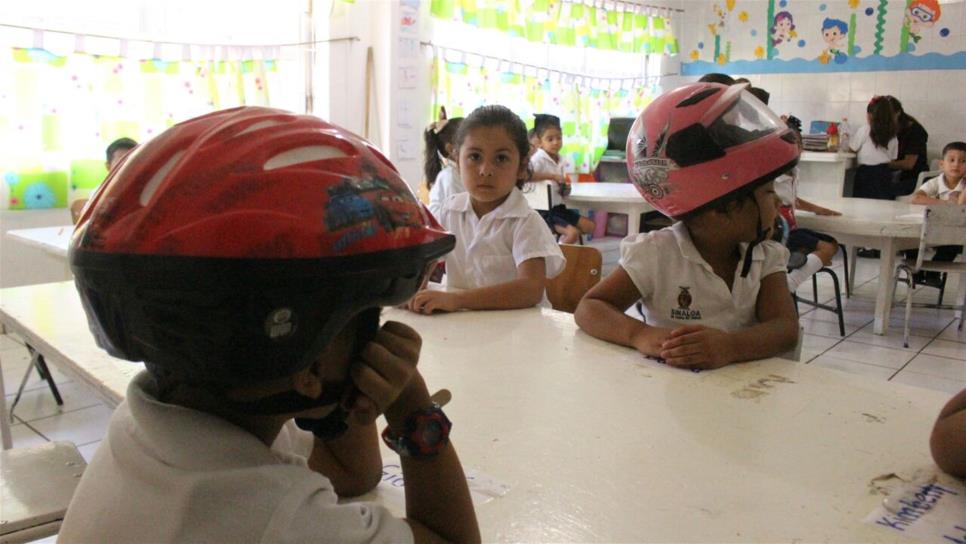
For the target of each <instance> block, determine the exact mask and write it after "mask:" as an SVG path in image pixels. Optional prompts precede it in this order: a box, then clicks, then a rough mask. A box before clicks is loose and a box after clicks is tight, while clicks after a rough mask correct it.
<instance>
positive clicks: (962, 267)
mask: <svg viewBox="0 0 966 544" xmlns="http://www.w3.org/2000/svg"><path fill="white" fill-rule="evenodd" d="M923 213H924V214H925V216H924V218H923V224H922V236H921V237H920V239H919V255H918V256H917V257H916V259H915V260H914V261H913V260H911V259H905V260H903V261H902V262H900V263H899V264H898V265H897V266H896V272H895V274H894V275H893V289H892V292H893V293H895V287H896V286H897V285H898V284H899V273H900V272H903V273H905V280H904V281H905V282H906V285H908V287H909V291H908V293H907V294H906V319H905V328H904V330H903V336H902V343H903V345H904V346H905V347H909V316H910V314H911V313H912V307H913V306H915V307H917V308H942V309H953V310H958V311H959V314H960V315H959V330H963V321H964V320H966V300H959V301H957V304H953V305H947V304H920V303H913V302H912V290H913V288H914V286H915V282H914V281H913V275H914V274H915V273H916V272H919V271H921V270H928V271H933V272H941V273H943V274H958V275H959V281H960V282H963V281H966V262H935V261H924V260H923V255H924V254H925V253H926V248H927V247H929V246H942V245H953V244H961V243H963V240H966V206H951V205H949V204H937V205H935V206H926V209H925V211H924V212H923ZM959 290H960V292H961V293H966V288H964V287H963V286H962V285H961V286H960V289H959ZM963 298H964V299H966V295H964V297H963Z"/></svg>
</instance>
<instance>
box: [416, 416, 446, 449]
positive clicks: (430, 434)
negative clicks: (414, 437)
mask: <svg viewBox="0 0 966 544" xmlns="http://www.w3.org/2000/svg"><path fill="white" fill-rule="evenodd" d="M420 435H421V436H420V442H422V443H423V444H426V445H427V446H435V445H436V444H439V441H440V440H441V439H442V437H443V427H442V425H440V422H439V421H436V420H430V421H427V422H426V424H425V425H424V426H423V428H422V432H421V433H420Z"/></svg>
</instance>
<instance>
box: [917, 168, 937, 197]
mask: <svg viewBox="0 0 966 544" xmlns="http://www.w3.org/2000/svg"><path fill="white" fill-rule="evenodd" d="M942 173H943V171H942V170H928V171H926V172H919V177H918V178H916V188H915V189H913V190H912V192H913V193H915V192H916V191H918V190H919V188H920V187H922V184H923V183H926V180H927V179H932V178H934V177H936V176H938V175H939V174H942Z"/></svg>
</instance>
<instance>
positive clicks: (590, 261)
mask: <svg viewBox="0 0 966 544" xmlns="http://www.w3.org/2000/svg"><path fill="white" fill-rule="evenodd" d="M560 251H562V252H563V254H564V257H565V258H566V259H567V266H566V267H565V268H564V270H563V272H561V273H560V275H559V276H557V277H556V278H553V279H552V280H548V281H547V299H548V300H549V301H550V304H551V306H553V309H554V310H560V311H562V312H570V313H573V311H574V310H576V309H577V303H579V302H580V299H581V298H583V296H584V293H586V292H587V291H589V290H590V288H591V287H593V286H595V285H597V282H599V281H600V276H601V271H602V269H603V266H604V258H603V257H602V256H601V254H600V251H599V250H598V249H597V248H594V247H590V246H578V245H572V244H560Z"/></svg>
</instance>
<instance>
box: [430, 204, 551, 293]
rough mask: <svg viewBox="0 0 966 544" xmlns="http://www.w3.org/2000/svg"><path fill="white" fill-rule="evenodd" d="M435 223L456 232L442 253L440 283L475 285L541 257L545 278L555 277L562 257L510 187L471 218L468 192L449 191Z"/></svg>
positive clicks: (508, 277) (503, 278)
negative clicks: (453, 244) (485, 211)
mask: <svg viewBox="0 0 966 544" xmlns="http://www.w3.org/2000/svg"><path fill="white" fill-rule="evenodd" d="M440 223H442V225H443V226H444V227H446V230H448V231H450V232H451V233H453V235H455V236H456V247H455V248H454V249H453V251H451V252H450V253H449V254H447V255H446V285H447V286H448V287H454V288H457V289H476V288H479V287H487V286H489V285H496V284H499V283H506V282H508V281H512V280H515V279H517V267H518V266H519V265H520V264H521V263H523V262H524V261H527V260H530V259H535V258H542V259H543V260H544V264H545V266H546V273H547V278H548V279H549V278H553V277H556V276H557V275H558V274H560V272H562V271H563V269H564V264H566V260H565V259H564V256H563V253H562V252H561V251H560V246H558V245H557V242H556V240H554V238H553V235H551V234H550V230H549V229H547V224H546V223H544V221H543V218H541V217H540V215H539V214H538V213H537V212H535V211H533V210H532V209H531V208H530V206H529V205H528V204H527V199H526V197H524V196H523V193H521V192H520V190H519V189H517V188H516V187H514V188H513V191H512V192H511V193H510V195H509V196H508V197H507V199H506V200H505V201H503V203H502V204H500V205H499V206H498V207H497V208H496V209H495V210H493V211H491V212H490V213H488V214H486V215H484V216H483V217H480V218H477V217H476V212H474V211H473V206H472V205H471V204H470V194H469V193H460V194H457V195H452V196H450V197H449V199H448V200H447V201H446V203H445V204H444V205H443V213H442V216H441V217H440Z"/></svg>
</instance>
